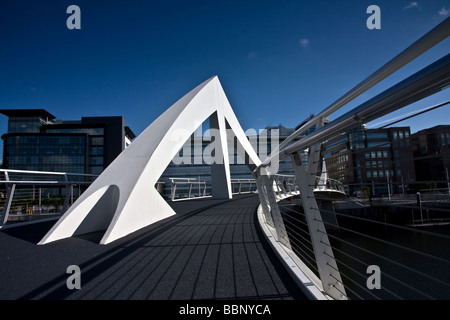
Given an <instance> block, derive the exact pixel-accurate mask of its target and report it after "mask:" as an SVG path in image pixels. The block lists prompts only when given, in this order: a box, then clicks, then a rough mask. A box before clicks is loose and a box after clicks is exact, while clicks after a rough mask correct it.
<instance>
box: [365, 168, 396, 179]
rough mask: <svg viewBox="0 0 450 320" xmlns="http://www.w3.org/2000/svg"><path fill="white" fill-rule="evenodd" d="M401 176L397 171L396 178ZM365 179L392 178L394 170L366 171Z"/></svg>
mask: <svg viewBox="0 0 450 320" xmlns="http://www.w3.org/2000/svg"><path fill="white" fill-rule="evenodd" d="M401 175H402V170H401V169H397V176H399V177H400V176H401ZM366 176H367V178H369V179H370V178H385V177H393V176H394V170H367V171H366Z"/></svg>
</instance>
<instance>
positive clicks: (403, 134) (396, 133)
mask: <svg viewBox="0 0 450 320" xmlns="http://www.w3.org/2000/svg"><path fill="white" fill-rule="evenodd" d="M393 136H394V141H395V140H398V139H400V140H402V139H403V138H405V139H408V138H409V131H407V130H405V131H394V132H393Z"/></svg>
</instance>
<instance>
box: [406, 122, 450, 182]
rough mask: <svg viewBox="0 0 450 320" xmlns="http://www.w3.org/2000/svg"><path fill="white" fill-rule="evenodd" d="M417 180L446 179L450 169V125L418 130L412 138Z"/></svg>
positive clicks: (432, 180)
mask: <svg viewBox="0 0 450 320" xmlns="http://www.w3.org/2000/svg"><path fill="white" fill-rule="evenodd" d="M411 142H412V148H413V152H414V163H415V168H416V172H415V173H416V177H417V181H424V182H425V181H426V182H434V181H445V185H443V187H446V186H447V185H446V180H447V172H448V171H449V170H450V125H440V126H435V127H432V128H429V129H424V130H421V131H419V132H416V133H414V134H413V135H412V138H411Z"/></svg>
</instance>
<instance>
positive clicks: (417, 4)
mask: <svg viewBox="0 0 450 320" xmlns="http://www.w3.org/2000/svg"><path fill="white" fill-rule="evenodd" d="M411 8H418V9H420V6H419V3H418V2H417V1H413V2H411V3H410V4H409V5H408V6H406V7H404V8H403V10H407V9H411Z"/></svg>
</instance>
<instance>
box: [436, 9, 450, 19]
mask: <svg viewBox="0 0 450 320" xmlns="http://www.w3.org/2000/svg"><path fill="white" fill-rule="evenodd" d="M438 14H439V15H440V16H444V17H445V16H448V15H449V14H450V9H447V8H446V7H442V9H441V10H439V12H438Z"/></svg>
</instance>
